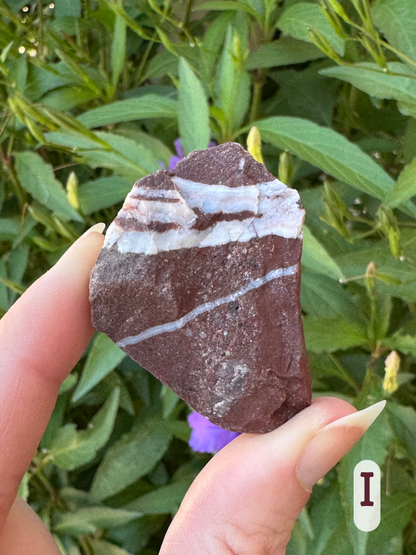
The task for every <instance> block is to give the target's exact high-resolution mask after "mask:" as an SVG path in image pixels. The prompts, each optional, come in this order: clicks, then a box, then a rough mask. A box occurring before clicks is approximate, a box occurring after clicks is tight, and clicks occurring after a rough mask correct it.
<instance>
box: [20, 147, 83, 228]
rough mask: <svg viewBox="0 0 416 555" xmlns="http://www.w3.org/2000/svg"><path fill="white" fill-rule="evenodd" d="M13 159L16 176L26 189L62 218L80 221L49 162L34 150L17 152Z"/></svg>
mask: <svg viewBox="0 0 416 555" xmlns="http://www.w3.org/2000/svg"><path fill="white" fill-rule="evenodd" d="M15 160H16V173H17V177H18V178H19V181H20V184H21V186H22V187H23V188H24V189H26V191H28V192H29V193H30V194H31V195H32V196H33V197H34V198H35V199H36V200H38V201H39V202H40V203H41V204H43V205H44V206H46V207H47V208H49V209H50V210H52V211H53V212H55V213H56V214H57V215H58V216H59V217H60V218H62V219H63V220H65V221H66V220H76V221H78V222H82V218H81V216H80V215H79V214H78V212H77V211H76V210H75V209H74V208H72V206H71V205H70V204H69V202H68V200H67V198H66V193H65V189H64V187H63V186H62V184H61V182H60V181H58V180H57V179H56V177H55V175H54V173H53V169H52V166H51V165H50V164H47V163H46V162H45V161H44V160H43V159H42V158H41V157H40V156H39V154H36V153H35V152H17V153H16V154H15Z"/></svg>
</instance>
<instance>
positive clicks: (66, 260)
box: [0, 228, 103, 531]
mask: <svg viewBox="0 0 416 555" xmlns="http://www.w3.org/2000/svg"><path fill="white" fill-rule="evenodd" d="M92 231H95V228H94V229H93V230H92ZM102 243H103V236H102V235H101V234H100V233H95V232H93V233H88V234H87V235H84V236H82V237H81V238H80V239H78V241H77V242H76V243H75V244H74V245H73V247H71V249H70V250H69V251H67V252H66V253H65V255H64V256H63V257H62V258H61V259H60V260H59V261H58V263H57V264H56V265H55V266H54V267H53V268H51V270H49V271H48V272H47V273H46V274H44V275H43V276H42V277H41V278H40V279H38V280H37V281H36V282H35V283H34V284H33V285H32V286H31V287H30V288H29V289H28V290H27V291H26V292H25V293H24V294H23V295H22V297H21V298H20V299H19V300H18V301H17V302H16V303H15V304H14V305H13V307H12V308H11V309H10V310H9V312H8V313H7V314H6V315H5V316H4V317H3V318H2V320H1V321H0V353H1V356H0V384H1V388H0V531H1V529H2V527H3V524H4V521H5V519H6V517H7V514H8V512H9V510H10V508H11V506H12V504H13V501H14V499H15V497H16V494H17V490H18V488H19V485H20V482H21V479H22V477H23V475H24V473H25V472H26V470H27V468H28V466H29V464H30V461H31V459H32V457H33V455H34V453H35V451H36V448H37V446H38V444H39V442H40V439H41V437H42V434H43V432H44V431H45V428H46V426H47V423H48V421H49V418H50V416H51V413H52V411H53V408H54V406H55V402H56V399H57V396H58V392H59V387H60V385H61V384H62V382H63V380H64V379H65V378H66V376H67V375H68V374H69V372H70V371H71V369H72V368H73V366H74V365H75V364H76V362H77V361H78V359H79V358H80V356H81V355H82V353H83V352H84V350H85V348H86V346H87V345H88V342H89V341H90V339H91V337H92V335H93V333H94V329H93V327H92V325H91V319H90V304H89V300H88V282H89V273H90V270H91V269H92V267H93V266H94V263H95V260H96V258H97V256H98V253H99V251H100V248H101V246H102Z"/></svg>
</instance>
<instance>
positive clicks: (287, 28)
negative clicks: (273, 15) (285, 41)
mask: <svg viewBox="0 0 416 555" xmlns="http://www.w3.org/2000/svg"><path fill="white" fill-rule="evenodd" d="M277 26H278V28H279V29H280V30H281V31H283V33H285V34H286V35H290V36H292V37H294V38H295V39H299V40H303V41H307V42H312V40H311V38H310V35H309V33H308V29H316V30H317V31H319V32H320V33H322V35H324V37H325V38H326V39H327V40H328V42H329V43H330V44H331V45H332V47H333V48H334V50H335V52H337V53H338V54H339V55H340V56H343V55H344V52H345V41H344V40H343V39H342V38H341V37H340V36H339V35H337V33H336V32H335V31H334V29H333V28H332V27H331V25H330V23H329V21H328V20H327V18H326V17H325V14H324V11H323V8H321V6H319V5H317V4H309V3H306V2H298V3H297V4H295V5H292V6H289V7H288V8H287V9H286V10H284V12H283V13H282V15H281V16H280V18H279V21H278V22H277Z"/></svg>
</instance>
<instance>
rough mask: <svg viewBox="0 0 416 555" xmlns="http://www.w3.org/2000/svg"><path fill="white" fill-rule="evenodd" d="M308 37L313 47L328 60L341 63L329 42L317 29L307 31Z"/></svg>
mask: <svg viewBox="0 0 416 555" xmlns="http://www.w3.org/2000/svg"><path fill="white" fill-rule="evenodd" d="M308 35H309V38H310V39H311V41H312V42H313V43H314V45H315V46H316V47H317V48H319V50H321V51H322V52H323V53H324V54H325V55H326V56H328V58H331V60H334V61H335V62H337V63H340V64H341V63H343V61H342V58H341V57H340V56H339V55H338V54H337V52H335V49H334V47H333V46H332V44H331V43H330V42H329V40H328V39H327V38H326V37H325V36H324V35H323V34H322V33H321V32H320V31H318V30H317V29H308Z"/></svg>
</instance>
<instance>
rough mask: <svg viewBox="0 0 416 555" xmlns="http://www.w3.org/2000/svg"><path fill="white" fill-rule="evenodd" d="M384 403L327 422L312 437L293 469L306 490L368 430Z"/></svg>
mask: <svg viewBox="0 0 416 555" xmlns="http://www.w3.org/2000/svg"><path fill="white" fill-rule="evenodd" d="M385 405H386V401H380V402H379V403H376V404H375V405H371V406H370V407H367V408H366V409H363V410H360V411H357V412H354V413H352V414H348V415H347V416H344V417H343V418H339V419H338V420H335V421H334V422H331V424H328V425H327V426H325V427H324V428H322V429H321V430H319V432H318V433H317V434H316V435H314V436H313V438H312V439H311V440H310V441H309V443H308V444H307V445H306V447H305V449H304V450H303V452H302V455H301V458H300V460H299V462H298V465H297V468H296V475H297V478H298V480H299V482H300V484H301V485H302V486H303V487H304V488H305V489H306V490H307V491H309V492H311V491H312V486H313V485H314V484H316V482H317V481H318V480H319V479H320V478H322V477H323V476H324V475H325V474H326V473H327V472H328V471H329V470H331V468H332V467H333V466H335V465H336V464H337V462H338V461H339V460H340V459H342V457H343V456H344V455H345V454H346V453H348V451H349V450H350V449H351V447H352V446H353V445H354V444H355V443H356V442H357V441H358V440H359V439H360V437H361V436H362V435H363V433H364V432H365V431H366V430H368V428H369V427H370V426H371V424H372V423H373V422H374V420H375V419H376V418H377V416H378V415H379V414H380V413H381V411H382V410H383V409H384V407H385Z"/></svg>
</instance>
